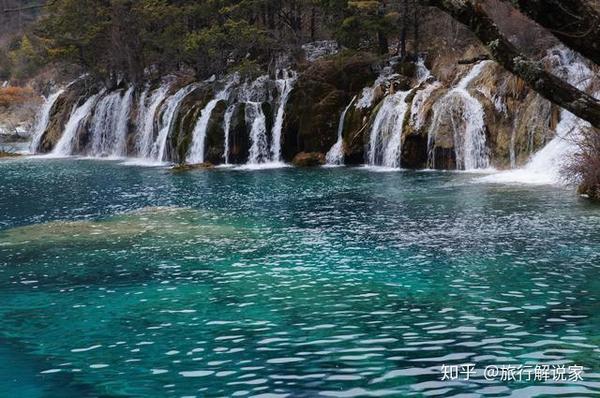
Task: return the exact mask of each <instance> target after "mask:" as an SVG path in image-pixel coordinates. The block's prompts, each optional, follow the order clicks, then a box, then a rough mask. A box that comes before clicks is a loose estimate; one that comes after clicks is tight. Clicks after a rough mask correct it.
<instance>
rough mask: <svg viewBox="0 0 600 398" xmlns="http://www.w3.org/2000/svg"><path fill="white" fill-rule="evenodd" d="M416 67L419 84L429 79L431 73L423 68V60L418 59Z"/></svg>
mask: <svg viewBox="0 0 600 398" xmlns="http://www.w3.org/2000/svg"><path fill="white" fill-rule="evenodd" d="M416 65H417V80H418V81H419V83H421V82H424V81H425V80H427V79H429V78H430V77H431V71H430V70H429V69H427V66H425V58H423V57H419V58H418V59H417V62H416Z"/></svg>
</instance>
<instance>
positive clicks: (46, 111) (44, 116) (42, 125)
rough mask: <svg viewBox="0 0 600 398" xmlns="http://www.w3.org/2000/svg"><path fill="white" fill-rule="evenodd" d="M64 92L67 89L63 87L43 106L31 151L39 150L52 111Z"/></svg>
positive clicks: (47, 99)
mask: <svg viewBox="0 0 600 398" xmlns="http://www.w3.org/2000/svg"><path fill="white" fill-rule="evenodd" d="M64 92H65V90H64V89H61V90H58V91H57V92H55V93H54V94H52V95H50V96H49V97H48V98H46V101H45V102H44V105H43V106H42V109H41V111H40V114H39V117H38V119H37V121H36V124H35V129H34V133H33V139H32V141H31V146H30V151H31V153H36V152H37V150H38V147H39V146H40V142H41V141H42V137H43V136H44V132H45V131H46V128H48V124H49V123H50V112H52V108H53V107H54V104H55V103H56V101H57V100H58V98H59V97H60V96H61V95H62V94H63V93H64Z"/></svg>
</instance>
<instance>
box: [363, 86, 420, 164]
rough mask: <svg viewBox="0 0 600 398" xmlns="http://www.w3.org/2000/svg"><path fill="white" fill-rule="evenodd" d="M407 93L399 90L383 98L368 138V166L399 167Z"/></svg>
mask: <svg viewBox="0 0 600 398" xmlns="http://www.w3.org/2000/svg"><path fill="white" fill-rule="evenodd" d="M409 93H410V91H399V92H397V93H395V94H392V95H388V96H387V97H385V98H384V99H383V101H382V104H381V107H380V108H379V111H378V112H377V115H376V116H375V121H374V122H373V127H372V129H371V135H370V138H369V148H368V152H367V162H368V164H369V165H370V166H384V167H390V168H398V167H400V155H401V153H402V131H403V130H404V118H405V115H406V111H407V109H408V105H407V103H406V101H405V100H406V97H407V95H408V94H409Z"/></svg>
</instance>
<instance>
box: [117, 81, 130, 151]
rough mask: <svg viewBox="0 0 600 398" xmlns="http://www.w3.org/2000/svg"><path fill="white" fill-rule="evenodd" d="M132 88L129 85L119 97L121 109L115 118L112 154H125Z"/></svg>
mask: <svg viewBox="0 0 600 398" xmlns="http://www.w3.org/2000/svg"><path fill="white" fill-rule="evenodd" d="M133 91H134V88H133V87H130V88H129V89H128V90H127V91H125V94H124V95H123V98H122V99H121V109H120V110H119V116H118V118H117V128H116V133H115V136H116V140H115V143H116V145H115V148H114V150H113V151H112V155H113V156H120V157H123V156H127V133H128V131H129V128H128V127H129V116H130V115H131V106H132V103H133Z"/></svg>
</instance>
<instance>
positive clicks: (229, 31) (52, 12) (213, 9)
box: [0, 0, 419, 80]
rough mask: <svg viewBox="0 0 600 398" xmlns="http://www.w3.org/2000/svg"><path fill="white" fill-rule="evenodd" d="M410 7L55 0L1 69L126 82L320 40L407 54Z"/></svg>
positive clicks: (373, 1)
mask: <svg viewBox="0 0 600 398" xmlns="http://www.w3.org/2000/svg"><path fill="white" fill-rule="evenodd" d="M417 8H418V7H417V1H415V0H396V1H384V0H367V1H362V0H361V1H347V0H205V1H201V2H199V1H193V0H100V1H99V0H56V1H52V2H49V3H48V4H47V7H44V13H43V14H44V17H43V18H41V19H40V20H39V21H38V22H37V23H35V24H34V25H33V26H31V27H30V28H29V29H26V30H23V34H22V35H20V36H19V37H17V38H16V39H15V40H13V43H12V44H11V45H10V46H8V47H5V50H4V51H5V52H6V53H7V54H6V55H7V57H6V58H7V59H8V60H9V61H3V63H0V69H1V70H2V72H0V73H2V74H3V75H4V76H5V77H6V76H9V75H11V71H12V76H13V77H17V78H18V77H25V76H28V75H31V74H32V73H33V71H34V70H35V69H36V68H38V67H39V66H40V65H42V64H46V63H47V62H49V61H61V62H62V63H65V62H66V63H72V64H76V65H79V66H81V67H83V68H84V69H86V70H87V71H91V72H92V73H95V74H98V75H100V76H110V75H120V76H124V77H126V78H128V79H131V80H136V79H139V78H141V77H142V76H143V74H144V73H145V72H148V71H149V70H152V71H156V72H158V73H161V72H164V71H172V70H177V69H181V68H184V67H187V68H191V69H193V70H194V71H195V73H196V74H197V75H198V76H199V77H207V76H210V75H212V74H215V73H221V72H223V71H225V70H227V69H228V68H231V67H238V66H239V65H240V64H242V65H243V64H247V63H255V64H259V65H268V64H269V62H272V61H273V60H275V59H276V58H277V57H278V56H279V55H280V54H281V53H282V52H287V53H290V52H291V53H292V54H293V53H294V52H295V51H296V50H298V49H299V48H300V46H301V45H302V44H304V43H307V42H311V41H315V40H321V39H337V40H338V41H339V42H340V44H342V45H344V46H346V47H348V48H350V49H365V48H366V49H369V50H372V51H378V52H380V53H387V52H388V51H389V49H390V42H393V41H398V40H400V41H401V42H402V45H400V44H399V45H398V46H397V51H398V52H402V53H403V54H404V53H405V52H406V42H407V40H409V39H408V37H409V33H410V34H413V35H414V36H413V39H414V38H416V37H417V35H418V24H417V23H416V21H417V18H418V17H419V12H417V11H416V10H417ZM15 15H16V14H15ZM413 41H414V40H413ZM398 42H399V41H398Z"/></svg>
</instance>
